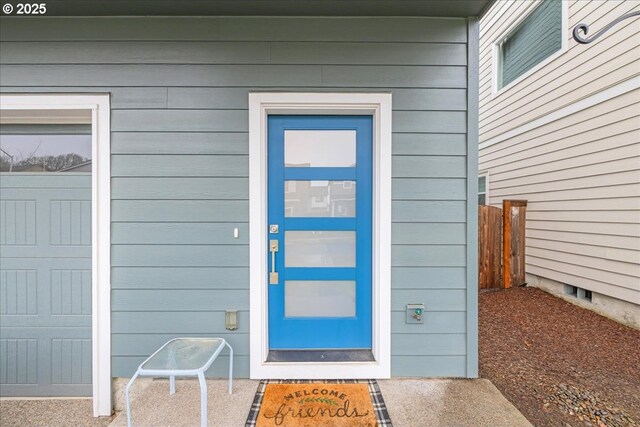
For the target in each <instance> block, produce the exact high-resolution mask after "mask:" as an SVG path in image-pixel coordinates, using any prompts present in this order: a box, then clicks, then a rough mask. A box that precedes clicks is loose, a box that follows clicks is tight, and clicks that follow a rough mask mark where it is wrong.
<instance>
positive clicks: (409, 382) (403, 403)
mask: <svg viewBox="0 0 640 427" xmlns="http://www.w3.org/2000/svg"><path fill="white" fill-rule="evenodd" d="M378 383H379V384H380V389H381V391H382V394H383V396H384V400H385V402H386V404H387V408H388V410H389V414H390V416H391V420H392V421H393V425H394V426H396V427H403V426H478V427H481V426H487V427H499V426H505V427H506V426H509V427H517V426H530V425H531V424H530V423H529V422H528V421H527V420H526V419H525V418H524V416H523V415H522V414H520V412H518V410H517V409H516V408H515V407H514V406H513V405H512V404H511V403H510V402H509V401H508V400H507V399H505V398H504V396H502V394H500V392H499V391H498V389H496V387H495V386H494V385H493V384H491V382H490V381H488V380H484V379H478V380H449V379H442V380H433V379H391V380H379V381H378ZM226 386H227V382H226V380H208V381H207V389H208V422H209V425H210V426H221V427H234V426H244V424H245V421H246V418H247V415H248V413H249V409H250V407H251V404H252V402H253V397H254V394H255V392H256V388H257V386H258V381H253V380H237V381H234V386H233V395H231V396H230V395H228V394H227V393H226ZM116 399H117V401H118V407H120V403H122V406H124V399H123V395H118V392H117V393H116ZM120 401H121V402H120ZM132 415H133V424H134V425H137V426H193V425H199V423H200V391H199V387H198V382H197V381H196V380H191V379H185V380H178V381H177V383H176V394H175V395H173V396H169V381H168V380H167V379H156V380H148V381H147V382H142V381H141V382H140V383H138V382H136V384H135V385H134V389H133V392H132ZM126 425H127V418H126V413H125V412H124V411H122V412H120V413H119V414H118V416H117V417H116V418H115V419H114V421H113V422H112V423H111V426H119V427H121V426H126Z"/></svg>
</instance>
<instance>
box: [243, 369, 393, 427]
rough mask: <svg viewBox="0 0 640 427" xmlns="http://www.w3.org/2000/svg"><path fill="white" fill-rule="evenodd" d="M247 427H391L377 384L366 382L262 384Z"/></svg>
mask: <svg viewBox="0 0 640 427" xmlns="http://www.w3.org/2000/svg"><path fill="white" fill-rule="evenodd" d="M246 425H247V426H251V427H253V426H255V427H277V426H285V427H307V426H309V427H311V426H323V427H324V426H326V427H356V426H357V427H375V426H378V427H388V426H391V420H390V419H389V414H388V412H387V409H386V406H385V404H384V400H383V399H382V394H381V393H380V389H379V388H378V384H377V383H376V382H375V381H374V380H365V381H355V380H354V381H346V380H339V381H262V382H261V383H260V385H259V386H258V391H257V393H256V397H255V398H254V402H253V405H252V407H251V412H250V413H249V417H248V418H247V424H246Z"/></svg>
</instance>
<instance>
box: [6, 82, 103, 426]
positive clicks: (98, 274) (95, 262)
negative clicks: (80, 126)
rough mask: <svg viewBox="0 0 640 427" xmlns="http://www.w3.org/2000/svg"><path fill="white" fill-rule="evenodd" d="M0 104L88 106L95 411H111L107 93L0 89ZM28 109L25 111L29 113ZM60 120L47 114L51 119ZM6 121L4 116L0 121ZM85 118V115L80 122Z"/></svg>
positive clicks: (53, 107)
mask: <svg viewBox="0 0 640 427" xmlns="http://www.w3.org/2000/svg"><path fill="white" fill-rule="evenodd" d="M0 109H1V110H25V112H26V111H27V110H87V111H89V112H90V114H91V125H92V126H91V145H92V148H91V153H92V159H93V167H92V174H91V268H92V269H91V290H92V302H91V328H92V329H91V345H92V349H91V366H92V376H93V415H94V416H95V417H97V416H109V415H111V412H112V405H111V397H112V396H111V176H110V173H111V167H110V163H111V142H110V137H111V135H110V123H111V122H110V114H111V112H110V103H109V95H108V94H92V95H67V94H48V95H39V94H25V95H15V94H12V95H0ZM27 115H28V114H25V116H27ZM60 116H61V117H62V118H63V119H61V120H62V121H61V122H56V121H55V114H52V115H51V116H50V117H51V119H52V120H53V122H50V123H52V124H59V123H69V121H68V116H67V117H65V115H64V114H62V115H60ZM3 123H4V121H3ZM81 123H86V121H84V122H81Z"/></svg>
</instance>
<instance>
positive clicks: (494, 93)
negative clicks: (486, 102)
mask: <svg viewBox="0 0 640 427" xmlns="http://www.w3.org/2000/svg"><path fill="white" fill-rule="evenodd" d="M542 1H543V0H536V1H533V2H531V3H530V5H529V9H528V10H526V11H525V12H524V13H522V14H521V15H520V16H519V17H518V19H516V20H515V21H513V22H512V23H511V25H509V26H508V27H507V29H506V30H504V31H502V32H501V33H500V35H499V36H498V37H496V38H495V40H494V41H493V43H492V48H491V98H496V97H498V96H500V95H502V94H503V93H505V92H506V91H508V90H509V89H511V88H512V87H514V86H515V85H517V84H518V83H520V82H521V81H523V80H524V79H526V78H527V77H529V76H531V75H532V74H533V73H535V72H537V71H539V70H540V69H541V68H543V67H545V66H546V65H547V64H549V63H551V62H552V61H554V60H555V59H556V58H558V57H559V56H561V55H562V54H564V53H565V52H566V51H567V50H569V37H570V35H569V2H568V1H566V0H563V1H562V5H561V7H562V17H561V24H562V29H561V32H560V40H561V45H560V49H559V50H558V51H557V52H554V53H553V54H551V55H550V56H549V57H547V58H545V59H544V60H542V61H541V62H539V63H538V64H536V65H535V66H534V67H533V68H531V69H530V70H527V72H525V73H524V74H522V75H521V76H518V78H516V79H515V80H513V81H512V82H510V83H509V84H508V85H506V86H503V87H499V82H498V76H499V74H500V73H499V67H500V44H501V43H502V41H503V40H504V39H505V38H507V37H509V36H510V35H511V33H512V32H513V31H514V30H515V29H516V28H517V27H518V25H520V24H521V23H522V21H524V20H525V19H526V18H527V17H528V16H529V15H530V14H531V13H532V12H533V11H534V10H536V9H537V8H538V6H540V4H541V3H542ZM510 6H511V5H509V6H508V7H510Z"/></svg>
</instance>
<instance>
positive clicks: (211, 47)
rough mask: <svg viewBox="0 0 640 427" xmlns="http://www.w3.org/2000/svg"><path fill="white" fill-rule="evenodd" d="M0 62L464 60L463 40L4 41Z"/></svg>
mask: <svg viewBox="0 0 640 427" xmlns="http://www.w3.org/2000/svg"><path fill="white" fill-rule="evenodd" d="M0 61H1V62H2V63H3V64H32V63H34V62H35V63H38V64H319V65H324V64H352V65H362V64H367V65H381V64H389V65H466V62H467V49H466V46H465V45H464V44H451V45H449V44H434V43H406V44H395V43H393V44H392V43H343V42H339V43H317V42H270V43H269V42H94V43H86V42H45V43H42V42H10V43H0Z"/></svg>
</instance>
